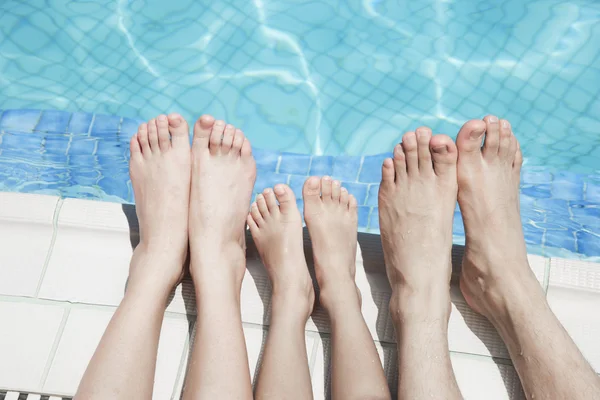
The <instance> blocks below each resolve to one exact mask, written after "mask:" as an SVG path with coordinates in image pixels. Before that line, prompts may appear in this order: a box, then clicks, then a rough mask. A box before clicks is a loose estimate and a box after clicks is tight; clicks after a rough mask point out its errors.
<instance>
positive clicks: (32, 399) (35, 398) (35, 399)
mask: <svg viewBox="0 0 600 400" xmlns="http://www.w3.org/2000/svg"><path fill="white" fill-rule="evenodd" d="M41 398H42V395H41V394H30V395H28V396H27V400H40V399H41Z"/></svg>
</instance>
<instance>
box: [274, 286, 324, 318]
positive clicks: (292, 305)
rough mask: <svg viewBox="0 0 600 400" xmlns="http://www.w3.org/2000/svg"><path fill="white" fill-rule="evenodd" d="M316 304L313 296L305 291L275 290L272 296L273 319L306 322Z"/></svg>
mask: <svg viewBox="0 0 600 400" xmlns="http://www.w3.org/2000/svg"><path fill="white" fill-rule="evenodd" d="M313 306H314V295H313V297H312V298H311V297H310V296H309V295H307V294H306V293H303V291H300V290H298V291H288V292H286V293H278V292H275V291H274V292H273V295H272V297H271V319H273V318H277V319H288V320H298V321H301V322H303V323H306V321H307V320H308V318H309V317H310V314H311V313H312V310H313Z"/></svg>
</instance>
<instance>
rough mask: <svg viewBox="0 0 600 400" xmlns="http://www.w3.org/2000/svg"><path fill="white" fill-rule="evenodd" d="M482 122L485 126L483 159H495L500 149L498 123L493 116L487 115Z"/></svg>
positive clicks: (496, 118)
mask: <svg viewBox="0 0 600 400" xmlns="http://www.w3.org/2000/svg"><path fill="white" fill-rule="evenodd" d="M483 120H484V121H485V124H486V128H485V141H484V142H483V157H484V158H486V159H490V158H497V156H498V149H499V147H500V121H499V120H498V117H496V116H495V115H488V116H487V117H485V118H484V119H483Z"/></svg>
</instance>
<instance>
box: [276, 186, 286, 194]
mask: <svg viewBox="0 0 600 400" xmlns="http://www.w3.org/2000/svg"><path fill="white" fill-rule="evenodd" d="M275 193H276V194H278V195H282V194H285V189H284V188H283V186H279V185H278V186H275Z"/></svg>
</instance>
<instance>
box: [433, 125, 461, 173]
mask: <svg viewBox="0 0 600 400" xmlns="http://www.w3.org/2000/svg"><path fill="white" fill-rule="evenodd" d="M429 147H430V149H431V156H432V158H433V169H434V171H435V173H436V175H438V176H442V175H447V174H454V175H456V160H457V158H458V157H457V156H458V151H457V149H456V145H455V144H454V142H453V141H452V139H451V138H450V137H449V136H447V135H435V136H434V137H432V138H431V141H430V142H429Z"/></svg>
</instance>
